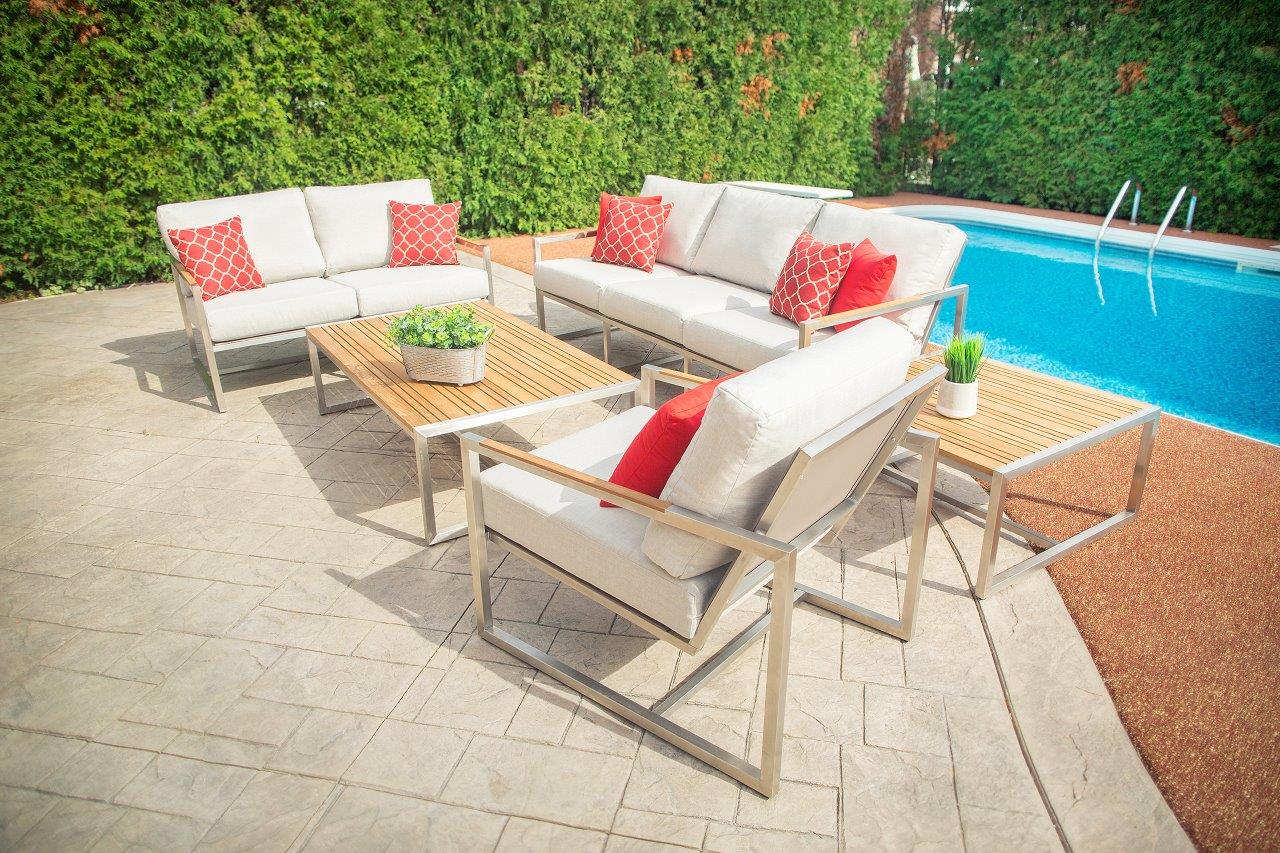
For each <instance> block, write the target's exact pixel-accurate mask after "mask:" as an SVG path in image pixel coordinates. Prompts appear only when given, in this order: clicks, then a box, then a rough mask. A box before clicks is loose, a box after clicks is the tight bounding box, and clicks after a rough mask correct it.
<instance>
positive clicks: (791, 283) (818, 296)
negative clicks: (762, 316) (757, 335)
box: [769, 231, 853, 323]
mask: <svg viewBox="0 0 1280 853" xmlns="http://www.w3.org/2000/svg"><path fill="white" fill-rule="evenodd" d="M852 260H853V244H852V243H823V242H822V241H820V240H815V239H814V237H813V235H812V234H810V233H809V232H808V231H802V232H800V236H799V237H797V238H796V241H795V243H793V244H792V246H791V252H790V254H788V255H787V262H786V263H784V264H783V265H782V272H780V273H779V274H778V281H777V283H776V284H774V286H773V295H772V296H771V297H769V310H770V311H771V312H773V313H774V314H777V315H778V316H779V317H786V318H787V319H788V320H790V321H792V322H793V323H803V322H804V321H805V320H814V319H817V318H818V317H822V316H824V315H825V314H826V313H827V307H828V306H830V305H831V298H832V297H833V296H834V295H835V292H836V287H837V286H839V284H840V280H841V279H842V278H843V277H844V274H845V271H846V270H848V269H849V263H850V262H851V261H852Z"/></svg>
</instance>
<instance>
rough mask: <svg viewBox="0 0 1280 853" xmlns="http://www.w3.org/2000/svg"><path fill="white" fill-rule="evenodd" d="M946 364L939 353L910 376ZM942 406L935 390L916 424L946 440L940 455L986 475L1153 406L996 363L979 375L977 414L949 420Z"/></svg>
mask: <svg viewBox="0 0 1280 853" xmlns="http://www.w3.org/2000/svg"><path fill="white" fill-rule="evenodd" d="M941 363H942V353H941V351H940V350H935V351H933V352H930V353H927V354H925V355H923V356H921V357H919V358H917V359H916V360H915V361H913V362H912V363H911V367H910V368H909V370H908V375H909V376H913V377H914V376H916V375H918V374H919V373H921V372H922V371H924V370H927V369H928V368H930V367H932V366H934V365H935V364H941ZM936 403H937V394H936V392H935V394H934V396H933V397H932V398H930V400H929V403H928V404H927V405H926V406H925V407H924V409H923V410H922V411H921V412H920V414H919V416H918V417H917V418H916V422H915V426H916V427H917V428H919V429H924V430H928V431H930V432H936V433H938V434H939V435H940V436H942V442H941V444H940V445H939V448H938V451H939V453H940V454H941V456H942V457H943V458H944V459H946V460H949V461H951V462H958V463H960V464H961V465H962V466H964V467H966V468H970V469H973V470H976V471H979V472H982V473H984V474H992V473H994V472H995V471H996V470H998V469H1000V468H1003V467H1004V466H1006V465H1009V464H1011V463H1013V462H1017V461H1019V460H1021V459H1024V458H1026V457H1028V456H1030V455H1032V454H1034V453H1040V452H1042V451H1045V450H1049V449H1051V448H1054V447H1057V446H1058V445H1060V444H1062V443H1064V442H1067V441H1070V440H1072V439H1074V438H1078V437H1079V436H1082V435H1084V434H1086V433H1089V432H1091V431H1093V430H1095V429H1098V428H1099V427H1103V426H1106V425H1108V424H1110V423H1113V422H1115V421H1117V420H1120V419H1123V418H1126V417H1128V416H1130V415H1133V414H1136V413H1138V412H1140V411H1143V410H1144V409H1147V408H1149V407H1148V406H1147V404H1146V403H1140V402H1138V401H1137V400H1130V399H1129V398H1127V397H1121V396H1119V395H1116V394H1111V393H1108V392H1106V391H1099V390H1098V389H1096V388H1089V387H1086V386H1084V385H1078V384H1076V383H1075V382H1068V381H1066V380H1064V379H1058V378H1056V377H1053V376H1046V375H1044V374H1043V373H1036V372H1034V371H1031V370H1025V369H1023V368H1021V367H1015V366H1013V365H1012V364H1005V363H1004V362H1001V361H990V360H988V361H986V362H984V363H983V365H982V371H981V372H980V373H979V374H978V413H977V414H976V415H974V416H973V417H971V418H965V419H963V420H956V419H954V418H947V417H943V416H942V415H940V414H938V409H937V406H936Z"/></svg>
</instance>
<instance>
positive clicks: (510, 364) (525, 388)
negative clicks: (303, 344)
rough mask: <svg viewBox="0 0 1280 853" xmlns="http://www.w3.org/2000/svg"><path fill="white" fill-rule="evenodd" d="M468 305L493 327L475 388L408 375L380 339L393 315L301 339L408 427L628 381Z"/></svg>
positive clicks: (526, 327)
mask: <svg viewBox="0 0 1280 853" xmlns="http://www.w3.org/2000/svg"><path fill="white" fill-rule="evenodd" d="M469 307H471V308H473V309H474V310H475V312H476V315H477V317H478V319H480V320H483V321H484V322H487V323H492V324H493V325H494V326H495V331H494V334H493V336H492V337H491V338H490V339H489V346H488V350H487V352H486V354H485V372H484V379H483V381H481V382H477V383H475V384H474V385H463V386H456V385H446V384H440V383H433V382H414V381H413V380H411V379H409V377H408V376H407V375H406V374H405V370H404V363H403V362H402V361H401V360H400V353H399V351H398V350H396V349H395V348H394V347H393V346H392V345H391V344H389V343H387V339H386V334H387V327H388V326H389V325H390V323H391V321H392V320H393V319H394V316H395V315H386V316H381V317H368V318H363V319H358V320H348V321H345V322H342V323H331V324H328V325H324V326H313V327H312V328H310V329H307V337H308V338H309V339H310V340H311V342H312V343H314V344H315V345H316V346H317V347H319V348H320V350H321V351H323V352H324V353H325V355H327V356H328V357H329V359H330V360H331V361H333V363H334V364H335V365H337V367H338V368H339V369H340V370H342V372H343V373H345V374H346V375H347V378H348V379H350V380H351V381H352V382H354V383H355V384H356V385H358V386H359V387H360V389H361V390H363V391H364V392H365V393H366V394H367V395H369V398H370V399H371V400H372V401H373V402H374V403H376V404H377V405H378V407H379V408H380V409H382V410H383V411H384V412H386V413H387V415H388V416H389V417H390V418H391V419H392V420H394V421H395V422H396V423H397V424H398V425H399V426H400V427H401V428H402V429H404V430H406V431H409V432H412V431H414V430H417V429H418V428H420V427H430V426H433V425H443V424H446V423H447V422H450V421H466V420H467V419H470V418H474V417H477V416H483V415H486V414H490V413H493V412H496V411H501V410H505V409H517V408H520V407H522V406H527V405H530V404H534V403H539V402H543V401H547V400H553V399H556V398H559V397H568V396H572V395H575V394H581V393H583V392H591V391H596V390H599V389H601V388H605V387H608V386H613V385H618V384H621V383H627V382H633V381H634V380H633V379H632V377H630V376H628V375H627V374H625V373H623V372H622V371H620V370H617V369H615V368H613V367H611V366H610V365H608V364H605V363H604V362H603V361H600V360H599V359H598V358H595V357H593V356H591V355H588V354H587V353H585V352H583V351H582V350H579V349H577V348H576V347H573V346H571V345H569V344H566V343H564V342H563V341H561V340H559V339H557V338H555V337H553V336H551V335H549V334H547V333H546V332H544V331H542V330H541V329H538V328H537V327H535V326H533V325H530V324H529V323H525V322H523V321H521V320H519V319H517V318H515V317H513V316H511V315H510V314H508V313H507V312H505V311H503V310H502V309H500V308H495V307H494V306H492V305H490V304H489V303H488V302H474V303H469Z"/></svg>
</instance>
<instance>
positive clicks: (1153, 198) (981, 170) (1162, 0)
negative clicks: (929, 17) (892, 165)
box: [917, 0, 1280, 237]
mask: <svg viewBox="0 0 1280 853" xmlns="http://www.w3.org/2000/svg"><path fill="white" fill-rule="evenodd" d="M954 41H955V46H954V48H953V49H955V50H958V51H959V52H960V53H961V54H962V56H963V59H962V61H960V62H958V63H957V64H956V65H955V66H954V67H953V69H952V71H951V74H950V79H949V80H948V81H945V82H944V88H943V90H942V93H941V96H940V97H939V98H938V100H937V102H936V107H937V111H936V113H932V114H931V111H930V110H924V111H922V112H923V113H924V120H926V121H932V120H934V119H936V120H937V122H938V123H939V126H935V127H934V128H933V129H932V132H930V133H928V134H924V135H925V136H928V137H930V138H932V139H933V142H934V144H935V145H942V146H946V145H948V144H949V147H946V148H945V150H944V151H942V153H941V154H940V155H939V157H938V160H937V162H936V164H935V167H934V170H933V186H934V188H935V189H937V190H939V191H941V192H944V193H947V194H951V195H959V196H964V197H968V198H983V199H991V200H994V201H1001V202H1017V203H1021V204H1029V205H1037V206H1043V207H1052V208H1059V209H1065V210H1075V211H1086V212H1090V213H1104V212H1105V211H1106V209H1107V206H1108V205H1109V204H1110V202H1111V199H1112V197H1113V196H1114V194H1115V192H1116V190H1117V189H1119V186H1120V184H1121V183H1122V182H1123V181H1124V180H1125V179H1126V178H1129V177H1135V178H1137V179H1139V180H1140V181H1141V182H1142V184H1143V187H1144V195H1143V215H1142V218H1143V219H1144V220H1146V221H1148V222H1152V221H1156V222H1158V221H1159V220H1160V218H1161V217H1162V216H1163V215H1164V211H1165V208H1166V207H1167V206H1168V205H1169V203H1170V202H1171V201H1172V199H1173V197H1174V194H1175V193H1176V192H1177V189H1178V187H1179V186H1181V185H1182V184H1184V183H1185V184H1190V185H1191V186H1193V187H1194V188H1196V189H1197V190H1199V192H1200V203H1199V208H1198V210H1197V213H1196V222H1197V223H1198V225H1199V226H1200V227H1203V228H1207V229H1213V230H1219V231H1225V232H1230V233H1235V234H1247V235H1257V236H1263V237H1276V236H1280V5H1278V4H1277V2H1276V0H1244V2H1236V3H1212V2H1204V0H1129V2H1123V0H1122V2H1113V1H1112V0H1040V1H1039V2H1036V3H1026V2H1015V0H970V3H969V9H968V11H967V12H962V13H960V14H958V15H957V16H956V19H955V32H954ZM950 52H951V51H950V50H947V51H946V52H944V54H943V55H948V54H950ZM920 135H921V134H917V136H920ZM1126 210H1127V208H1126ZM1180 221H1181V215H1180V216H1179V222H1180Z"/></svg>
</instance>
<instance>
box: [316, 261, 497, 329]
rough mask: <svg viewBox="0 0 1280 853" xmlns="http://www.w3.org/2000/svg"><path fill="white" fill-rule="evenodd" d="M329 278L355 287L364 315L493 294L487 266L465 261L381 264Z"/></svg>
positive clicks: (442, 303)
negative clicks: (466, 263)
mask: <svg viewBox="0 0 1280 853" xmlns="http://www.w3.org/2000/svg"><path fill="white" fill-rule="evenodd" d="M329 280H330V281H336V282H337V283H338V284H341V285H343V286H345V287H349V288H351V289H352V290H354V291H355V294H356V299H357V301H358V302H359V304H360V316H361V317H370V316H372V315H374V314H390V313H391V312H392V311H408V310H409V309H410V308H412V307H413V306H415V305H425V306H427V307H428V308H430V307H431V306H432V305H444V304H446V303H449V302H465V301H466V300H469V299H485V298H487V297H488V296H489V277H488V276H487V275H485V272H484V270H480V269H476V268H475V267H468V266H463V265H462V264H443V265H440V266H426V267H396V268H395V269H392V268H390V267H378V268H376V269H371V270H354V271H352V272H344V273H338V274H337V275H333V276H330V277H329Z"/></svg>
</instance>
